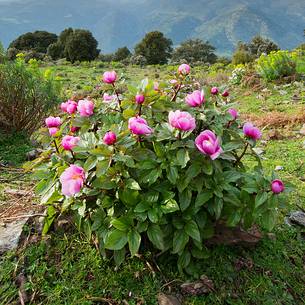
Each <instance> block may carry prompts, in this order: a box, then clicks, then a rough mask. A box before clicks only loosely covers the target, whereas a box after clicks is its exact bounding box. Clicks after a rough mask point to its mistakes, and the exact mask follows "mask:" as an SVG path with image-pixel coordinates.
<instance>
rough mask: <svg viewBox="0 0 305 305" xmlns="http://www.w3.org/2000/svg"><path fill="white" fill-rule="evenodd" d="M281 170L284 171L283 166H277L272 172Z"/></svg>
mask: <svg viewBox="0 0 305 305" xmlns="http://www.w3.org/2000/svg"><path fill="white" fill-rule="evenodd" d="M283 169H284V166H281V165H277V166H276V167H275V169H274V170H276V171H282V170H283Z"/></svg>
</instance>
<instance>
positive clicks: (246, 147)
mask: <svg viewBox="0 0 305 305" xmlns="http://www.w3.org/2000/svg"><path fill="white" fill-rule="evenodd" d="M248 147H249V143H247V144H246V146H245V148H244V151H243V152H242V154H241V155H240V156H239V158H237V160H236V161H235V164H237V163H239V162H240V160H241V159H242V157H243V156H244V155H245V153H246V151H247V149H248Z"/></svg>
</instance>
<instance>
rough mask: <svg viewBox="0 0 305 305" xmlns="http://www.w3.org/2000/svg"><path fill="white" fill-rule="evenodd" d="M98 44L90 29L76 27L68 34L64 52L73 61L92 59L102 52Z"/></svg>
mask: <svg viewBox="0 0 305 305" xmlns="http://www.w3.org/2000/svg"><path fill="white" fill-rule="evenodd" d="M97 45H98V42H97V40H96V39H95V38H94V37H93V35H92V33H91V32H90V31H87V30H81V29H76V30H74V31H73V33H70V34H69V35H68V37H67V39H66V43H65V48H64V53H65V55H66V58H67V60H69V61H71V62H72V63H73V62H75V61H77V60H79V61H91V60H94V59H95V58H97V56H98V54H99V52H100V51H99V50H98V49H97Z"/></svg>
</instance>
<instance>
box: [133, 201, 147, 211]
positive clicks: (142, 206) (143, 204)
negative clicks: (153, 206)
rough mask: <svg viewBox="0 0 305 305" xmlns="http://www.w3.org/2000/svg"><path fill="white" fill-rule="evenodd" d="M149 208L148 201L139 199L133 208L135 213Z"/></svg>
mask: <svg viewBox="0 0 305 305" xmlns="http://www.w3.org/2000/svg"><path fill="white" fill-rule="evenodd" d="M149 209H150V202H148V201H141V202H140V203H139V204H138V205H137V206H136V207H135V209H134V211H135V212H136V213H143V212H146V211H148V210H149Z"/></svg>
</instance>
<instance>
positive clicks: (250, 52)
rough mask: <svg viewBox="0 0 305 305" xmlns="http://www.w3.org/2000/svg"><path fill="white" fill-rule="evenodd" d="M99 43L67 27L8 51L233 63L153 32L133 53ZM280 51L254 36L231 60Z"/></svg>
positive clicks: (203, 44)
mask: <svg viewBox="0 0 305 305" xmlns="http://www.w3.org/2000/svg"><path fill="white" fill-rule="evenodd" d="M97 47H98V42H97V40H96V39H95V38H94V36H93V34H92V33H91V32H90V31H88V30H83V29H72V28H68V29H65V30H64V31H62V32H61V33H60V34H59V35H58V36H57V35H56V34H53V33H49V32H46V31H35V32H29V33H26V34H23V35H21V36H19V37H18V38H17V39H15V40H14V41H12V42H11V43H10V45H9V48H8V49H7V51H6V56H7V57H8V58H9V59H15V58H16V55H17V54H18V53H24V54H25V59H26V60H29V59H31V58H36V59H40V60H44V59H46V58H49V59H52V60H58V59H61V58H65V59H66V60H68V61H70V62H72V63H74V62H76V61H92V60H95V59H97V58H99V59H100V60H102V61H106V62H107V61H109V62H110V61H121V62H122V61H123V62H125V63H131V64H140V65H145V64H166V63H168V62H169V61H171V62H177V63H178V62H182V61H186V62H188V63H195V62H203V63H210V64H213V63H215V62H216V61H222V62H230V61H231V59H227V58H218V57H217V56H216V54H215V51H216V48H215V47H214V46H213V45H211V44H210V43H209V42H208V41H203V40H201V39H188V40H186V41H184V42H182V43H181V44H180V45H179V46H178V47H176V48H173V42H172V40H171V39H169V38H167V37H165V36H164V34H163V33H162V32H159V31H152V32H149V33H147V34H146V35H145V37H144V38H143V39H142V40H141V41H140V42H139V43H138V44H137V45H136V46H135V48H134V52H133V53H132V52H131V51H130V50H129V49H128V48H127V47H126V46H125V47H121V48H119V49H117V50H116V52H114V53H112V54H101V53H100V50H99V49H98V48H97ZM275 50H279V47H278V46H277V45H276V44H275V43H274V42H273V41H271V40H270V39H268V38H263V37H261V36H255V37H254V38H253V39H252V40H251V41H250V42H249V43H244V42H239V43H238V45H237V46H236V50H235V52H234V54H233V57H232V62H233V63H234V64H239V63H247V62H250V61H253V60H254V59H256V58H258V57H259V56H260V55H261V54H262V53H266V54H269V53H270V52H271V51H275Z"/></svg>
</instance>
